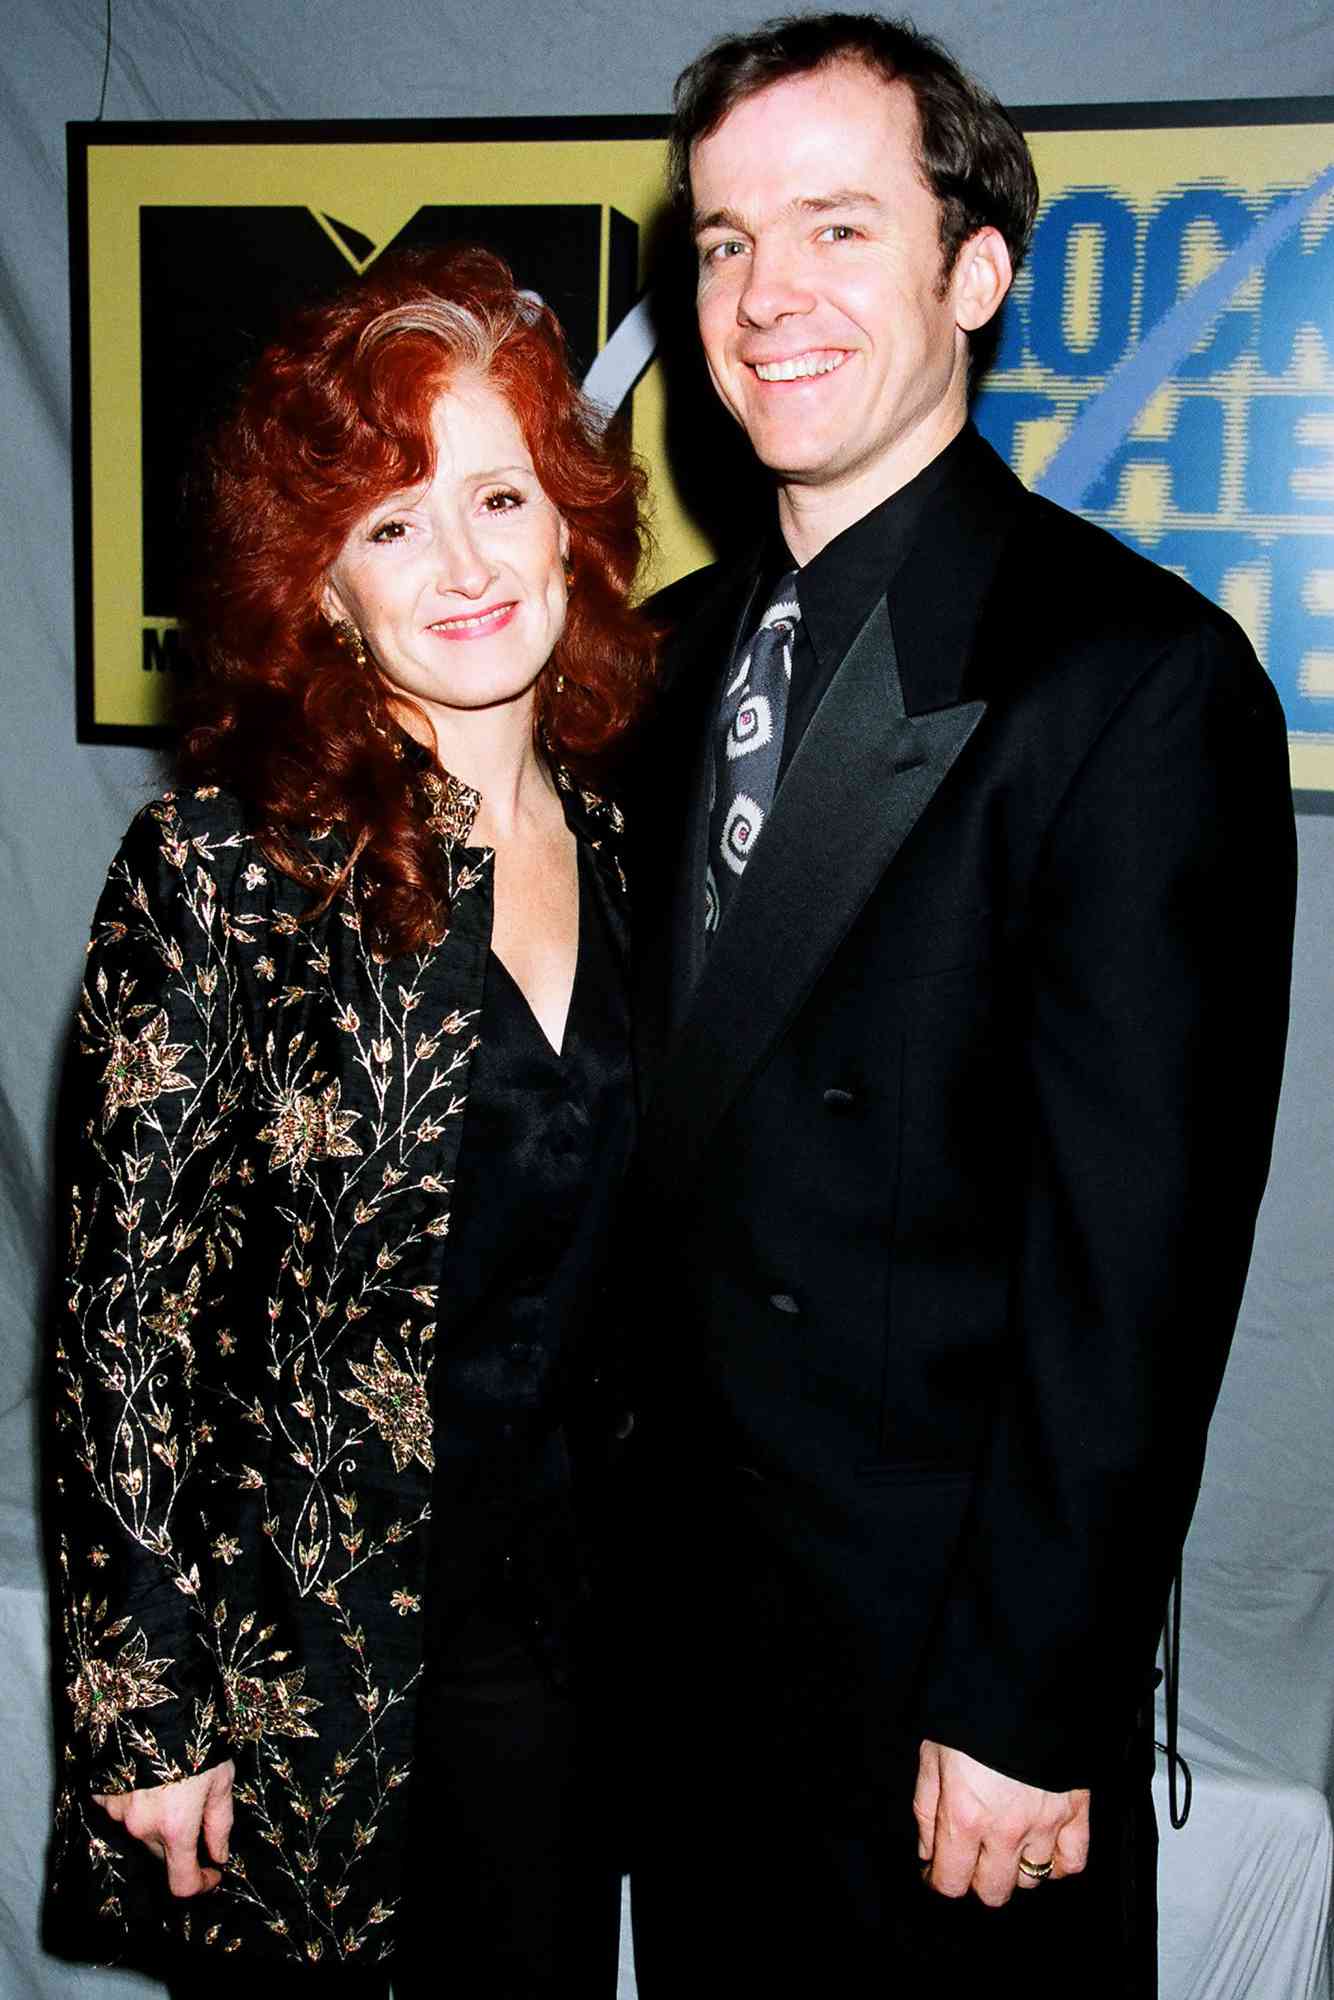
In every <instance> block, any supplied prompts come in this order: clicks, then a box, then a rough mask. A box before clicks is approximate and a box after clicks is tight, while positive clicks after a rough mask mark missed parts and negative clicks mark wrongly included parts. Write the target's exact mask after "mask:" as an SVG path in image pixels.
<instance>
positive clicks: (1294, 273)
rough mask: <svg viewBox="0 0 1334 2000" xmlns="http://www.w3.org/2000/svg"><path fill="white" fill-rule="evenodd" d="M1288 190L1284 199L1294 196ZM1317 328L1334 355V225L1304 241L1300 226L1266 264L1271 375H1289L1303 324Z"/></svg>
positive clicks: (1265, 340)
mask: <svg viewBox="0 0 1334 2000" xmlns="http://www.w3.org/2000/svg"><path fill="white" fill-rule="evenodd" d="M1290 199H1291V196H1290V195H1289V194H1288V193H1286V192H1285V193H1283V194H1281V195H1280V196H1279V203H1280V204H1281V203H1282V202H1284V201H1287V200H1290ZM1305 327H1314V329H1315V331H1316V332H1317V333H1319V334H1320V335H1321V337H1322V338H1323V340H1324V342H1325V346H1326V348H1327V350H1329V352H1330V353H1331V354H1334V226H1331V227H1330V228H1328V229H1326V231H1325V233H1324V235H1323V236H1322V237H1321V238H1320V241H1319V242H1318V243H1313V244H1309V245H1308V244H1307V243H1304V242H1303V241H1302V232H1301V230H1299V229H1298V230H1294V231H1293V233H1292V235H1291V236H1289V237H1287V238H1286V239H1285V240H1284V241H1283V242H1282V243H1280V244H1279V246H1278V248H1277V249H1276V250H1275V251H1274V253H1273V255H1272V256H1271V257H1270V258H1269V261H1268V262H1267V264H1266V265H1265V274H1264V291H1263V293H1262V295H1261V299H1260V366H1261V367H1262V368H1263V369H1264V372H1265V374H1266V375H1285V374H1286V373H1287V371H1288V369H1289V368H1290V367H1291V365H1292V356H1293V348H1294V347H1295V345H1296V341H1297V336H1298V334H1299V333H1301V331H1302V330H1303V328H1305Z"/></svg>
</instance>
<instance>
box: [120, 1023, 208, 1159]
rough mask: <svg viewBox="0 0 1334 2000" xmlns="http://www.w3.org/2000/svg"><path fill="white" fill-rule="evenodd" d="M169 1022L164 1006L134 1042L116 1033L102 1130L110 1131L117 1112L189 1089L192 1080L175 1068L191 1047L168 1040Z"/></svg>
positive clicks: (144, 1026)
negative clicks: (169, 1092)
mask: <svg viewBox="0 0 1334 2000" xmlns="http://www.w3.org/2000/svg"><path fill="white" fill-rule="evenodd" d="M168 1028H169V1023H168V1021H167V1017H166V1014H165V1013H164V1012H162V1010H161V1009H159V1010H158V1011H157V1013H155V1014H153V1015H152V1016H150V1018H149V1019H148V1020H147V1021H145V1022H144V1025H143V1027H142V1028H141V1029H140V1030H139V1033H138V1034H137V1035H136V1037H135V1038H134V1040H133V1041H131V1040H130V1039H129V1037H128V1036H127V1035H125V1034H122V1033H119V1032H118V1033H116V1034H115V1035H114V1036H113V1039H112V1042H111V1051H110V1054H109V1055H108V1057H107V1066H106V1069H105V1070H104V1071H103V1073H102V1084H103V1087H104V1089H105V1091H106V1098H105V1102H104V1105H103V1109H102V1130H103V1131H104V1132H106V1131H108V1130H109V1129H110V1127H111V1124H112V1122H113V1120H114V1119H115V1117H116V1114H117V1112H119V1111H123V1110H124V1109H125V1108H126V1106H127V1105H131V1104H152V1103H153V1102H154V1100H155V1099H156V1098H159V1097H161V1096H162V1095H163V1094H164V1093H165V1092H167V1091H175V1090H189V1089H190V1088H191V1084H190V1079H189V1077H188V1076H185V1075H184V1074H183V1073H182V1072H181V1071H180V1070H179V1069H177V1068H176V1067H175V1065H176V1064H177V1063H179V1062H180V1060H181V1058H182V1056H184V1055H185V1054H186V1053H187V1051H188V1048H189V1044H188V1043H187V1042H169V1041H168V1040H167V1034H168Z"/></svg>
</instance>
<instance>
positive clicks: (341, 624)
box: [333, 618, 370, 667]
mask: <svg viewBox="0 0 1334 2000" xmlns="http://www.w3.org/2000/svg"><path fill="white" fill-rule="evenodd" d="M333 633H334V637H335V639H337V641H338V643H339V645H340V646H341V647H342V648H343V650H344V651H345V652H348V653H351V655H352V658H353V659H354V660H355V662H356V664H357V665H358V666H359V667H368V666H369V665H370V655H369V654H368V653H367V651H366V641H365V640H364V639H363V638H362V636H361V634H360V632H358V630H357V628H356V626H355V625H354V624H353V623H352V620H351V619H350V618H335V619H334V621H333Z"/></svg>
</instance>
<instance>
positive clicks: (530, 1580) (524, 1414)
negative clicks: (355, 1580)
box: [426, 846, 634, 1648]
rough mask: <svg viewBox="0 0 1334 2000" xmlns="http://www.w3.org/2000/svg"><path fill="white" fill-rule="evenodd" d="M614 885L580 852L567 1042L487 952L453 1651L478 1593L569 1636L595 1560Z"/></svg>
mask: <svg viewBox="0 0 1334 2000" xmlns="http://www.w3.org/2000/svg"><path fill="white" fill-rule="evenodd" d="M606 894H607V891H606V890H605V888H604V886H603V884H602V882H601V880H600V878H599V875H598V872H597V870H596V868H595V867H594V866H593V864H592V862H591V860H590V859H589V857H588V855H587V853H586V852H585V850H584V849H583V847H582V846H581V848H580V850H579V943H578V953H577V958H576V964H575V978H574V987H573V991H572V993H571V997H570V1006H569V1013H568V1017H567V1020H566V1025H565V1036H564V1042H563V1045H562V1047H561V1048H560V1050H559V1051H557V1050H556V1049H554V1048H553V1047H552V1046H551V1044H550V1042H549V1041H548V1040H547V1037H546V1035H545V1034H544V1032H543V1030H542V1029H541V1028H540V1027H539V1025H538V1023H537V1020H536V1018H535V1017H534V1015H533V1012H532V1010H531V1008H530V1007H529V1005H528V1002H527V1001H526V1000H525V999H524V996H523V994H522V993H521V992H520V990H519V988H518V986H517V985H516V984H515V982H514V980H513V979H512V978H511V976H510V974H509V973H508V972H507V971H506V969H505V966H504V964H503V962H502V961H501V960H500V959H499V958H498V957H497V956H496V954H495V953H494V952H492V953H491V954H490V956H489V958H488V961H487V968H486V983H485V988H484V993H483V1000H482V1017H481V1020H480V1022H479V1023H478V1032H479V1035H480V1042H479V1046H478V1048H477V1049H476V1051H475V1053H474V1055H473V1058H472V1071H471V1076H470V1081H469V1090H468V1103H467V1109H466V1111H465V1113H464V1118H465V1125H464V1134H463V1144H464V1146H465V1147H466V1149H467V1154H468V1160H469V1173H468V1176H467V1181H466V1184H465V1185H464V1186H462V1187H461V1189H460V1191H459V1195H458V1199H457V1202H456V1205H455V1208H454V1210H453V1212H452V1214H451V1217H450V1239H451V1250H450V1269H451V1273H452V1282H451V1286H450V1293H449V1298H448V1301H447V1302H446V1301H442V1304H445V1306H446V1310H445V1311H444V1312H443V1313H442V1315H441V1328H440V1339H441V1350H442V1351H441V1352H440V1353H439V1354H438V1355H437V1357H436V1365H435V1368H434V1371H433V1380H434V1384H435V1388H434V1399H435V1417H436V1425H435V1430H436V1438H437V1461H436V1469H435V1490H434V1496H433V1502H432V1539H431V1544H430V1564H429V1570H428V1577H427V1601H426V1613H427V1620H428V1640H429V1642H430V1643H431V1644H432V1645H434V1646H435V1647H437V1648H438V1647H439V1646H440V1645H442V1644H444V1643H447V1641H448V1639H449V1636H450V1634H451V1632H452V1631H453V1630H454V1629H455V1628H456V1627H457V1625H458V1624H459V1622H460V1621H461V1620H462V1619H463V1618H465V1617H466V1616H467V1615H468V1613H469V1612H470V1611H471V1610H473V1609H474V1608H475V1607H476V1606H477V1605H478V1603H479V1601H480V1602H485V1603H486V1605H487V1607H488V1609H489V1610H496V1611H500V1612H502V1613H503V1615H506V1616H510V1615H512V1616H513V1617H514V1618H515V1619H516V1621H518V1622H520V1623H522V1624H523V1625H524V1626H525V1627H526V1628H527V1629H529V1630H530V1631H532V1632H533V1634H534V1637H535V1638H536V1639H537V1640H538V1642H539V1643H541V1642H542V1641H543V1640H544V1639H547V1638H552V1637H554V1635H552V1634H550V1633H549V1632H548V1631H547V1626H548V1623H549V1620H548V1615H547V1611H546V1608H545V1607H546V1606H547V1605H548V1604H549V1603H555V1604H564V1603H566V1602H567V1601H568V1600H569V1597H570V1590H569V1585H570V1583H571V1581H572V1578H571V1566H573V1567H574V1570H575V1572H576V1576H577V1571H578V1567H579V1565H580V1564H581V1563H582V1561H583V1551H582V1549H581V1546H580V1534H579V1523H578V1521H577V1519H576V1507H577V1500H578V1467H577V1465H576V1468H575V1479H574V1483H573V1488H572V1487H571V1481H570V1468H569V1452H570V1448H571V1437H570V1428H571V1424H572V1422H574V1423H577V1417H578V1410H577V1408H576V1407H575V1404H576V1401H577V1398H576V1396H575V1392H574V1385H575V1383H576V1382H580V1383H582V1382H583V1381H585V1380H586V1378H587V1372H588V1364H587V1355H586V1349H587V1346H588V1344H589V1342H590V1340H591V1339H593V1338H594V1337H595V1333H596V1328H597V1326H598V1323H599V1320H600V1316H601V1294H602V1290H603V1283H604V1275H605V1268H606V1264H607V1259H608V1248H609V1241H610V1235H611V1226H612V1217H613V1210H614V1207H615V1204H616V1198H617V1195H618V1192H619V1189H620V1186H621V1183H622V1181H623V1179H624V1176H625V1170H626V1166H627V1163H628V1160H629V1155H630V1148H631V1144H632V1140H633V1122H634V1113H633V1073H632V1069H631V1056H630V1008H629V995H628V991H627V984H626V971H625V967H624V965H623V963H622V962H621V959H620V956H619V953H618V951H617V947H616V942H615V932H614V930H613V928H612V926H611V924H610V923H609V920H608V913H607V910H606V906H605V901H604V898H605V896H606ZM576 1355H577V1356H578V1366H576ZM580 1393H583V1392H582V1391H581V1392H580ZM562 1585H564V1586H565V1587H564V1588H562V1587H561V1586H562ZM575 1594H576V1595H577V1589H576V1592H575Z"/></svg>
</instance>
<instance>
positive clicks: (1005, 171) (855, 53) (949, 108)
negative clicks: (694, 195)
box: [668, 14, 1038, 281]
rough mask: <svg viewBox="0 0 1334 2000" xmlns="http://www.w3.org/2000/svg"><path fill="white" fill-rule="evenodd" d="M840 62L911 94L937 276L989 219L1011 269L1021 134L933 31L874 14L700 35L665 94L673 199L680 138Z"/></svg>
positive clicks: (1026, 161) (1025, 232) (686, 175)
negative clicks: (696, 50)
mask: <svg viewBox="0 0 1334 2000" xmlns="http://www.w3.org/2000/svg"><path fill="white" fill-rule="evenodd" d="M841 62H848V63H860V64H861V65H863V67H864V68H866V69H868V70H870V71H872V72H873V73H874V74H875V75H877V76H880V77H882V78H883V79H884V81H885V82H886V83H903V84H906V86H907V87H908V89H909V90H910V91H911V92H912V94H913V99H914V101H915V103H916V105H917V122H918V126H919V129H920V139H919V144H918V162H919V165H920V167H921V172H922V179H923V181H924V182H925V184H926V186H927V187H928V188H929V189H930V190H931V192H932V193H933V194H934V195H935V197H936V200H937V202H938V203H939V205H940V248H941V277H942V281H943V280H944V279H946V278H948V277H949V274H950V272H951V271H952V270H953V269H954V263H955V259H956V258H957V257H958V254H959V252H960V250H961V249H962V248H963V246H964V244H965V243H966V242H967V240H968V238H969V237H970V236H972V235H973V234H974V233H975V232H976V231H977V230H979V229H983V228H986V227H988V226H990V227H991V228H994V229H998V230H999V231H1000V233H1001V235H1002V236H1003V237H1004V238H1005V243H1006V247H1007V248H1008V250H1009V252H1010V258H1011V261H1012V262H1013V264H1014V268H1015V269H1016V270H1018V268H1019V266H1020V264H1021V263H1022V262H1023V259H1024V256H1025V253H1026V252H1027V250H1028V243H1029V238H1030V237H1031V235H1032V233H1033V218H1034V216H1035V215H1036V214H1037V205H1038V183H1037V175H1036V174H1035V172H1034V171H1033V161H1032V158H1031V157H1030V154H1029V151H1028V144H1027V141H1026V140H1025V138H1024V135H1023V133H1022V132H1021V131H1020V130H1019V128H1018V126H1017V125H1016V124H1015V122H1014V120H1013V119H1012V118H1011V117H1010V115H1009V113H1008V112H1007V111H1006V110H1005V108H1004V106H1003V105H1002V104H1000V103H999V102H998V101H997V100H996V98H994V97H993V96H992V95H991V93H990V91H988V90H984V89H983V88H982V86H981V84H979V83H975V82H974V81H973V79H972V77H970V76H966V75H965V74H964V72H963V71H962V70H961V69H960V68H959V65H958V64H957V63H956V62H955V60H954V58H953V57H952V56H951V55H950V54H949V52H948V50H947V49H946V48H945V47H944V46H943V45H942V44H941V43H940V42H938V41H937V40H936V39H935V37H934V36H932V35H923V34H920V33H919V32H918V30H917V29H916V28H915V27H914V26H913V24H912V22H911V21H908V20H891V19H889V18H888V17H887V16H885V15H883V14H788V15H782V16H779V17H777V18H776V19H774V20H771V21H765V22H763V23H762V24H761V26H760V27H758V28H755V29H753V30H752V31H751V33H750V34H748V35H724V36H722V37H721V38H720V39H719V40H718V41H716V42H712V43H710V45H709V47H708V48H707V49H705V50H704V52H703V54H702V55H699V56H697V57H696V58H695V60H694V62H692V63H691V64H690V65H689V67H688V68H687V69H684V70H682V72H681V74H680V76H679V77H678V78H677V80H676V89H675V92H674V93H673V98H672V104H673V112H672V127H671V135H670V154H669V168H668V171H669V176H670V183H671V191H672V195H673V198H674V199H675V201H676V202H677V203H678V204H679V205H680V206H681V207H682V208H683V209H684V210H685V211H686V212H687V213H688V212H689V206H690V151H691V148H692V146H694V144H695V142H696V141H697V140H699V139H703V138H706V137H707V136H708V134H709V133H711V132H714V131H716V130H717V128H718V126H719V125H721V124H722V122H723V120H724V118H726V117H727V115H728V113H729V112H730V111H732V110H734V109H735V108H736V106H737V105H738V104H740V103H742V102H744V100H745V99H746V98H748V97H753V96H755V94H756V92H757V91H761V90H765V89H767V88H768V86H769V85H770V84H771V83H780V82H781V81H782V80H783V79H784V78H785V77H789V76H807V75H809V74H810V73H811V72H812V71H815V70H820V69H826V68H828V67H829V65H830V64H831V63H841Z"/></svg>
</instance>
